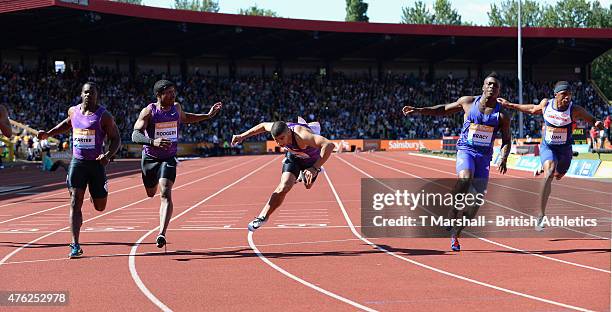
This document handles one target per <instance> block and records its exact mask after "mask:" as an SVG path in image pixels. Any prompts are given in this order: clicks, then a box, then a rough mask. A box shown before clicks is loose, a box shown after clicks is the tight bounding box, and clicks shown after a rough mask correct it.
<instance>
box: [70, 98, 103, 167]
mask: <svg viewBox="0 0 612 312" xmlns="http://www.w3.org/2000/svg"><path fill="white" fill-rule="evenodd" d="M81 105H82V104H79V105H77V106H73V110H72V117H71V118H70V123H71V124H72V155H73V156H74V158H76V159H80V160H96V158H97V157H98V156H99V155H100V154H102V151H103V150H102V143H103V142H104V137H105V136H106V133H105V132H104V130H103V129H102V115H103V114H104V112H105V111H106V109H105V108H104V107H102V106H98V109H97V110H96V112H95V113H94V114H92V115H87V116H85V115H83V113H82V112H81Z"/></svg>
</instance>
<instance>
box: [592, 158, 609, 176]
mask: <svg viewBox="0 0 612 312" xmlns="http://www.w3.org/2000/svg"><path fill="white" fill-rule="evenodd" d="M595 177H596V178H607V179H609V178H612V161H602V162H601V164H599V168H597V171H596V172H595Z"/></svg>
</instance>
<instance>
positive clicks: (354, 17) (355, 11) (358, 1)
mask: <svg viewBox="0 0 612 312" xmlns="http://www.w3.org/2000/svg"><path fill="white" fill-rule="evenodd" d="M367 12H368V4H367V3H365V2H363V0H346V17H345V18H344V20H345V21H347V22H369V21H370V18H369V17H368V15H367Z"/></svg>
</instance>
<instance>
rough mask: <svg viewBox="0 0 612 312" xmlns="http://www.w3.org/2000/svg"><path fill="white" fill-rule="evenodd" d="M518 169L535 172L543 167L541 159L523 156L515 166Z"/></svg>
mask: <svg viewBox="0 0 612 312" xmlns="http://www.w3.org/2000/svg"><path fill="white" fill-rule="evenodd" d="M515 167H516V169H523V170H529V171H533V170H536V169H538V168H540V167H541V164H540V157H536V156H522V157H520V158H519V159H518V161H517V162H516V164H515Z"/></svg>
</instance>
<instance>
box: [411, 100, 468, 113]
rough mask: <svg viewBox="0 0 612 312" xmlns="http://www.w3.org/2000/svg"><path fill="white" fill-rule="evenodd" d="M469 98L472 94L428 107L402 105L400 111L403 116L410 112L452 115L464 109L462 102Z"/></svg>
mask: <svg viewBox="0 0 612 312" xmlns="http://www.w3.org/2000/svg"><path fill="white" fill-rule="evenodd" d="M470 99H473V97H472V96H463V97H460V98H459V99H458V100H457V101H456V102H453V103H449V104H440V105H435V106H430V107H414V106H409V105H407V106H404V108H402V113H404V116H408V115H411V114H421V115H431V116H445V115H452V114H456V113H458V112H461V111H464V108H463V104H464V103H466V102H470Z"/></svg>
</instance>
